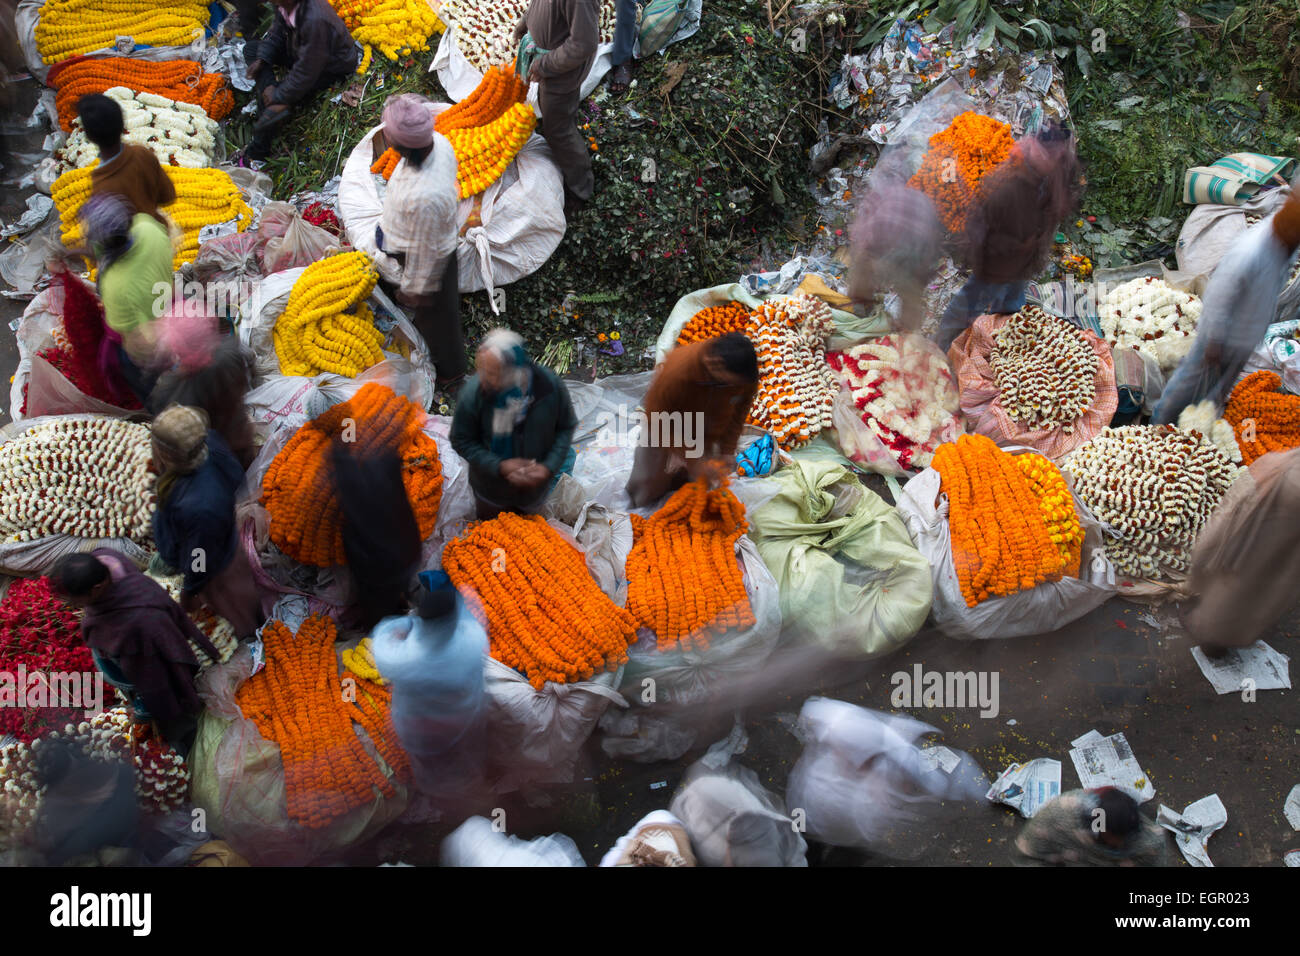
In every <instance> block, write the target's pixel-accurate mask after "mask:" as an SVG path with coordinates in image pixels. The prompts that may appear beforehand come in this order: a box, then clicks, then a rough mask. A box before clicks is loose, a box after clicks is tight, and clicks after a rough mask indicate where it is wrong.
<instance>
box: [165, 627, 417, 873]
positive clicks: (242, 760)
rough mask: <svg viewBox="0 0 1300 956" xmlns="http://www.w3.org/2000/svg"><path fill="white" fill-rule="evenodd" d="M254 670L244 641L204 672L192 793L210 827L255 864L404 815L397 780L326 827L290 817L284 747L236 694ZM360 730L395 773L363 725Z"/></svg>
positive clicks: (308, 855) (320, 847) (330, 843)
mask: <svg viewBox="0 0 1300 956" xmlns="http://www.w3.org/2000/svg"><path fill="white" fill-rule="evenodd" d="M252 673H253V660H252V654H251V652H250V650H249V647H248V646H247V645H244V646H242V647H240V649H239V650H238V651H237V652H236V653H235V656H234V657H232V658H231V659H230V660H229V661H228V662H226V663H225V664H221V665H218V666H216V667H212V668H209V669H208V670H207V671H206V672H205V673H204V674H203V675H202V676H201V677H200V678H199V680H198V685H197V686H198V691H199V696H200V697H201V698H202V699H203V702H204V704H205V705H206V707H205V709H204V711H203V712H202V714H200V716H199V729H198V735H197V736H196V738H195V741H194V749H193V750H192V751H191V753H190V759H189V769H190V778H191V782H190V798H191V800H192V801H193V802H194V805H195V806H196V807H199V808H201V809H203V810H204V812H205V813H206V814H207V828H208V830H209V832H212V833H219V834H220V835H221V837H222V839H224V840H225V841H226V842H227V843H228V844H230V846H231V847H232V848H234V850H235V851H236V852H237V853H239V854H240V855H241V856H243V857H245V858H246V859H247V860H248V861H249V862H250V863H252V864H253V865H254V866H301V865H303V864H306V863H310V862H312V861H313V860H316V859H318V858H319V857H321V856H322V855H324V854H326V853H329V852H330V851H334V850H339V849H342V848H344V847H346V846H350V845H351V844H353V843H357V842H360V841H362V840H364V839H366V838H368V837H370V836H373V835H374V834H375V833H378V832H379V831H380V830H381V829H383V828H384V827H385V826H387V825H388V824H389V823H391V822H392V821H393V820H395V819H397V817H399V816H401V814H402V813H403V811H405V809H406V806H407V801H408V792H407V788H406V787H405V786H403V785H402V784H401V783H399V782H397V781H394V786H395V788H396V791H397V792H396V795H395V796H393V797H385V796H382V795H379V794H376V796H375V799H374V801H373V802H372V803H370V804H368V805H366V806H363V807H358V808H356V809H354V810H351V811H349V812H348V813H346V814H344V815H343V816H341V817H339V818H338V819H337V820H335V821H334V822H333V823H331V824H330V825H329V826H327V827H324V828H321V829H310V828H308V827H305V826H302V825H301V824H299V823H296V822H294V821H293V820H291V819H289V811H288V803H287V798H286V793H285V780H284V765H283V763H282V762H281V759H280V748H279V746H278V745H277V744H275V743H273V742H271V741H269V740H267V739H266V738H264V737H263V736H262V735H261V733H260V732H259V731H258V729H257V725H256V724H255V723H253V722H252V721H251V720H249V719H247V718H246V717H244V715H243V713H242V712H241V711H240V709H239V704H238V703H237V702H236V700H235V692H236V691H237V690H238V689H239V687H240V685H241V684H243V683H244V681H246V680H248V678H249V677H250V676H251V675H252ZM353 729H354V730H356V729H357V728H356V725H353ZM358 736H360V737H361V738H362V742H363V744H364V745H365V747H366V750H367V751H368V752H370V753H371V754H372V755H374V756H375V757H376V760H377V761H378V762H379V765H380V767H381V768H382V769H383V770H384V772H385V774H386V775H387V776H390V777H391V776H392V771H391V769H390V768H388V767H386V766H385V765H384V763H383V761H382V759H381V758H379V757H378V756H377V755H376V754H375V753H374V748H373V747H372V746H371V744H370V742H369V740H367V739H366V737H365V734H364V732H362V731H359V732H358Z"/></svg>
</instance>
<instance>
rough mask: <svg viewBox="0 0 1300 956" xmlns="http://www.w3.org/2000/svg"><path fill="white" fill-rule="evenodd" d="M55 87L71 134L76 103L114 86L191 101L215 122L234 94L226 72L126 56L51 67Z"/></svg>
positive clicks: (57, 103)
mask: <svg viewBox="0 0 1300 956" xmlns="http://www.w3.org/2000/svg"><path fill="white" fill-rule="evenodd" d="M45 82H46V83H48V84H49V85H50V86H52V87H54V89H55V90H56V92H55V95H54V103H55V106H56V108H57V109H58V114H59V126H61V127H62V128H63V131H64V132H65V133H70V132H72V122H73V120H75V119H76V118H77V101H78V100H80V99H81V98H82V97H83V96H88V95H90V94H91V93H104V92H106V91H107V90H111V89H113V87H115V86H122V87H126V88H127V89H128V90H133V91H134V92H136V93H156V94H158V95H159V96H165V97H167V99H169V100H174V101H175V102H178V103H193V104H194V105H196V106H201V107H202V108H203V112H205V113H207V114H208V116H209V118H211V119H214V120H220V119H225V118H226V116H228V115H229V114H230V111H231V110H233V109H234V108H235V94H234V93H233V92H231V89H230V83H229V82H228V81H227V80H226V77H225V74H222V73H204V72H203V68H202V67H201V66H199V64H198V63H196V62H194V61H193V60H161V61H157V62H155V61H153V60H135V59H131V58H130V57H124V56H111V57H90V58H88V59H84V60H76V61H75V62H72V63H67V64H60V65H58V66H54V67H51V69H50V73H49V76H47V77H46V80H45Z"/></svg>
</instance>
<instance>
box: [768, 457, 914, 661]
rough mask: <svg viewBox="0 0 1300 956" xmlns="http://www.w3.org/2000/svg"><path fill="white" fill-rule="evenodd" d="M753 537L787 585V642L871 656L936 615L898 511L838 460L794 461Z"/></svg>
mask: <svg viewBox="0 0 1300 956" xmlns="http://www.w3.org/2000/svg"><path fill="white" fill-rule="evenodd" d="M771 480H772V481H773V482H775V483H776V484H777V485H779V486H780V490H779V491H778V492H777V495H776V497H775V498H773V499H772V500H771V501H769V502H768V503H767V504H765V505H764V506H763V507H762V508H759V509H758V511H757V512H755V513H754V514H753V515H751V516H750V531H749V534H750V537H751V538H752V539H753V541H754V543H755V544H757V545H758V553H759V555H760V556H761V557H762V558H763V561H764V563H765V564H766V565H767V567H768V569H769V570H770V571H771V572H772V575H773V577H775V578H776V580H777V584H778V585H779V586H780V589H781V616H782V618H783V619H784V621H785V635H784V638H783V639H785V640H789V639H790V637H791V636H793V637H794V639H795V640H796V641H803V642H812V643H818V644H821V645H822V646H824V647H825V648H827V649H828V650H830V651H831V652H832V653H835V654H841V655H846V656H853V657H857V658H860V659H864V660H865V659H868V658H872V657H879V656H881V655H883V654H888V653H889V652H891V651H894V650H896V649H898V648H899V647H902V646H903V645H904V644H906V643H907V642H908V641H909V640H910V639H911V638H912V637H913V635H915V634H916V632H917V631H918V630H920V629H921V625H922V624H924V623H925V618H926V615H927V614H929V613H930V599H931V594H932V587H933V586H932V583H931V576H930V564H929V562H928V561H926V559H925V558H924V557H923V556H922V555H921V553H920V552H919V551H917V549H916V547H915V546H914V545H913V544H912V540H911V538H910V537H908V534H907V529H906V528H905V527H904V526H903V522H902V520H901V519H900V518H899V517H898V514H897V513H896V512H895V511H894V509H893V508H892V507H891V506H890V505H888V504H887V503H886V502H884V501H882V500H881V499H880V497H879V496H878V495H876V494H875V493H873V492H872V491H870V490H868V489H867V488H865V487H864V486H863V485H862V484H861V483H860V482H859V481H858V480H857V478H856V477H855V476H854V474H853V472H852V471H850V470H849V469H848V468H845V467H843V466H842V465H839V464H836V463H835V462H833V461H824V460H823V461H809V460H798V459H797V460H796V461H795V462H794V463H793V464H792V465H789V466H788V467H786V468H783V469H781V471H780V472H778V473H777V475H776V476H775V477H774V478H772V479H771Z"/></svg>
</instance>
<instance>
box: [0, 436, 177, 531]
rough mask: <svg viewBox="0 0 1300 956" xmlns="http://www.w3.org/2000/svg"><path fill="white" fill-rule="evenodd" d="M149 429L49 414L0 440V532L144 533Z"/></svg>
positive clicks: (150, 499)
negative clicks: (36, 423)
mask: <svg viewBox="0 0 1300 956" xmlns="http://www.w3.org/2000/svg"><path fill="white" fill-rule="evenodd" d="M152 458H153V449H152V447H151V446H150V443H149V429H148V427H146V426H144V425H136V424H133V423H131V422H124V421H121V420H120V419H114V418H94V419H73V418H56V419H53V420H52V421H47V422H42V423H41V424H39V425H34V426H33V427H31V428H29V429H27V431H25V432H23V433H22V434H21V435H19V436H18V437H17V438H14V439H12V440H11V441H8V442H6V443H5V444H4V445H0V534H3V535H4V540H5V541H6V542H16V541H35V540H37V539H39V538H44V537H46V536H47V535H52V534H67V535H72V536H74V537H78V538H90V539H96V538H130V539H131V540H132V541H134V542H136V543H137V544H139V545H142V546H144V545H147V544H148V543H149V542H150V540H151V529H150V518H151V516H152V514H153V506H154V496H153V478H152V476H151V475H150V473H149V466H150V461H151V459H152Z"/></svg>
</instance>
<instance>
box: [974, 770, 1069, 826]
mask: <svg viewBox="0 0 1300 956" xmlns="http://www.w3.org/2000/svg"><path fill="white" fill-rule="evenodd" d="M1060 795H1061V761H1059V760H1053V759H1051V758H1050V757H1039V758H1037V759H1036V760H1031V761H1029V763H1027V764H1018V763H1013V764H1011V766H1009V767H1007V769H1006V770H1003V771H1002V775H1001V776H1000V777H998V779H997V780H995V781H994V782H993V786H991V787H989V792H988V793H987V794H985V796H986V797H987V798H988V799H989V800H991V801H993V802H994V803H1005V804H1006V805H1007V806H1009V807H1011V808H1012V809H1014V810H1019V811H1020V815H1021V816H1022V817H1024V818H1025V819H1029V818H1030V817H1032V816H1033V815H1034V814H1035V813H1037V812H1038V811H1039V809H1040V808H1041V807H1042V806H1043V804H1045V803H1047V802H1048V801H1050V800H1055V799H1056V798H1057V797H1059V796H1060Z"/></svg>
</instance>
